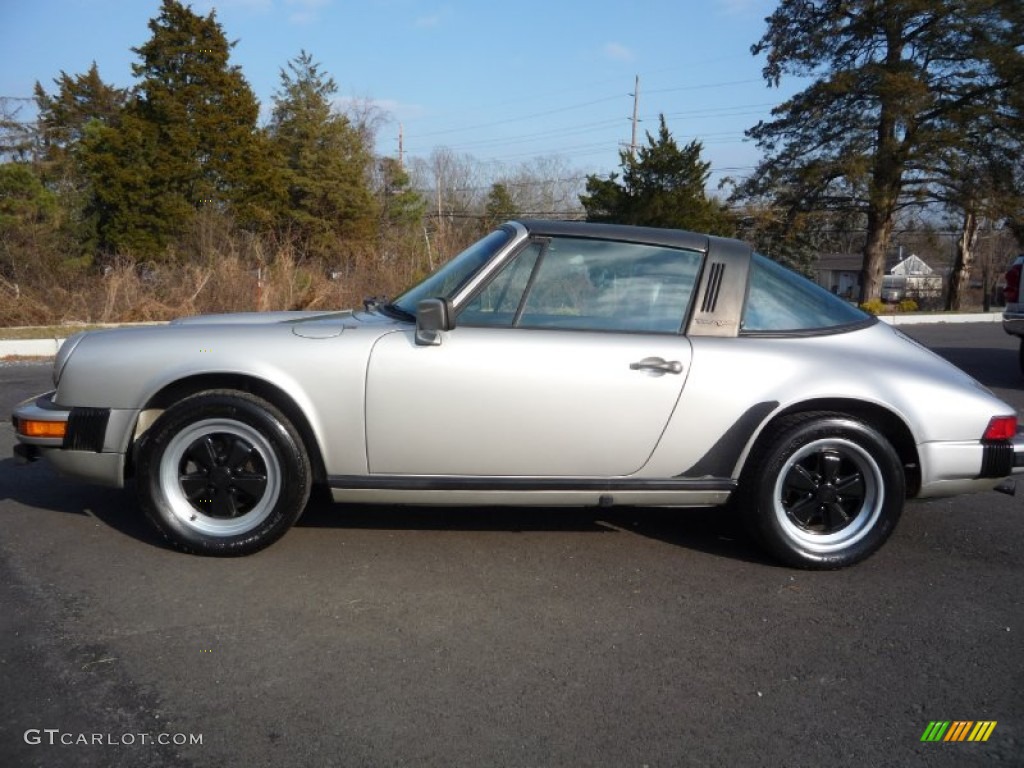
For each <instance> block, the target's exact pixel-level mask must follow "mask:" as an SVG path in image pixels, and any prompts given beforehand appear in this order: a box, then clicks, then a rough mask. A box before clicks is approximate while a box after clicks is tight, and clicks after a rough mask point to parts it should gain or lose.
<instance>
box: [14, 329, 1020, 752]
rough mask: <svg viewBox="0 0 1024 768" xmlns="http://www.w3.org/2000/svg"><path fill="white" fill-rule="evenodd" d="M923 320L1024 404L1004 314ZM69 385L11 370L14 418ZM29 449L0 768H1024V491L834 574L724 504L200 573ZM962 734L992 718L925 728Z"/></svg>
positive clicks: (121, 495) (215, 564) (942, 510)
mask: <svg viewBox="0 0 1024 768" xmlns="http://www.w3.org/2000/svg"><path fill="white" fill-rule="evenodd" d="M906 332H907V333H908V334H910V335H912V336H914V337H915V338H918V339H919V340H921V341H922V342H924V343H925V344H927V345H928V346H930V347H932V348H933V349H936V350H937V351H938V352H939V353H940V354H942V355H944V356H946V357H948V358H949V359H951V360H953V361H954V362H955V363H957V364H958V365H960V366H961V367H963V368H965V369H966V370H968V371H969V372H970V373H971V374H972V375H974V376H975V377H976V378H978V379H979V380H980V381H981V382H983V383H984V384H986V385H987V386H989V387H991V388H993V389H994V390H995V391H996V392H997V394H999V395H1000V396H1001V397H1003V398H1004V399H1005V400H1007V401H1008V402H1010V403H1011V404H1013V405H1014V406H1015V407H1016V408H1017V409H1018V410H1019V411H1021V412H1024V377H1022V376H1021V374H1020V372H1019V371H1018V368H1017V353H1016V340H1015V339H1012V338H1010V337H1008V336H1006V335H1004V334H1003V332H1002V330H1001V328H1000V327H999V326H998V324H991V323H985V324H980V323H979V324H974V323H972V324H962V325H942V326H914V327H913V328H907V329H906ZM48 384H49V365H48V364H38V363H8V364H0V418H3V419H6V418H7V414H9V412H10V409H11V406H12V405H13V404H14V403H16V402H17V401H19V400H21V399H23V398H25V397H28V396H29V395H32V394H35V393H37V392H40V391H43V390H45V389H46V388H47V387H48ZM12 443H13V435H12V431H11V426H10V423H9V422H7V421H4V422H3V423H2V424H0V606H2V610H0V691H2V692H3V695H2V696H0V765H2V766H54V765H60V766H275V767H276V766H446V767H447V766H474V767H476V766H615V767H616V768H618V767H620V766H636V767H637V768H640V767H641V766H651V767H652V768H653V767H654V766H689V765H693V766H820V765H830V766H869V765H870V766H991V765H1005V766H1021V765H1024V696H1022V694H1021V691H1024V509H1022V505H1024V487H1022V489H1021V490H1022V493H1021V495H1020V496H1018V497H1016V498H1011V497H1008V496H1004V495H1000V494H996V493H988V494H979V495H975V496H969V497H960V498H957V499H952V500H937V501H931V502H924V503H912V504H909V505H908V506H907V508H906V511H905V512H904V516H903V519H902V520H901V522H900V525H899V527H898V529H897V531H896V533H895V534H894V536H893V537H892V539H891V540H890V541H889V543H888V544H887V545H886V546H885V547H884V548H883V549H882V550H881V551H880V552H879V553H878V554H877V555H875V556H874V557H873V558H871V559H869V560H868V561H866V562H864V563H862V564H860V565H858V566H856V567H854V568H851V569H847V570H843V571H837V572H829V573H805V572H800V571H794V570H790V569H787V568H782V567H779V566H777V565H776V564H774V563H773V562H770V561H768V560H766V559H765V558H764V557H763V556H762V555H761V554H760V552H759V551H758V550H756V549H754V548H753V547H751V546H750V545H748V544H747V543H746V541H745V540H744V539H743V537H742V536H741V535H740V533H739V531H738V530H737V527H736V526H735V525H734V523H733V522H732V521H731V520H730V519H729V518H728V516H726V515H724V514H723V513H722V512H720V511H716V510H697V511H693V510H689V511H671V510H645V509H639V510H621V509H620V510H616V509H611V510H608V509H589V510H536V509H505V510H494V509H449V508H434V509H412V508H397V507H379V508H371V507H343V506H332V505H327V504H317V505H314V506H313V507H312V508H311V509H310V510H308V511H307V513H306V515H305V516H304V517H303V519H302V520H301V521H300V523H299V525H298V526H297V527H296V528H295V529H294V530H292V531H291V532H289V533H288V534H287V535H286V536H285V537H284V538H283V539H282V540H281V541H280V542H278V543H277V544H275V545H273V546H272V547H270V548H269V549H267V550H265V551H264V552H261V553H259V554H257V555H254V556H251V557H247V558H241V559H207V558H199V557H191V556H187V555H182V554H178V553H176V552H173V551H171V550H169V549H167V548H166V547H165V546H163V544H162V543H161V542H160V541H159V539H158V538H157V537H156V536H155V535H154V534H153V533H152V531H151V530H150V528H149V527H148V526H147V525H146V524H145V522H144V521H142V520H140V519H139V513H138V510H137V507H136V504H135V501H134V497H133V494H132V491H131V490H130V489H126V490H124V491H117V490H110V489H103V488H95V487H91V486H87V485H84V484H80V483H76V482H73V481H69V480H63V479H58V478H57V477H56V475H54V474H53V473H52V472H51V470H50V469H49V468H48V467H46V466H45V465H43V464H41V463H37V464H34V465H31V466H28V467H17V466H15V464H14V462H13V459H11V458H10V456H11V445H12ZM947 720H949V721H957V720H961V721H966V720H970V721H983V720H987V721H995V722H996V726H995V728H994V730H993V731H992V734H991V736H990V737H989V740H988V741H986V742H983V743H970V742H940V743H930V742H922V741H921V737H922V735H923V733H924V732H925V730H926V728H927V727H928V725H929V723H930V722H932V721H947Z"/></svg>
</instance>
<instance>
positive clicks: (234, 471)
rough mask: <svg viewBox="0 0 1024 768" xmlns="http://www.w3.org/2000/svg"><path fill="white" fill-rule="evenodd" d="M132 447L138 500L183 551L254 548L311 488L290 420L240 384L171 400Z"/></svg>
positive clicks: (293, 515) (277, 530) (281, 528)
mask: <svg viewBox="0 0 1024 768" xmlns="http://www.w3.org/2000/svg"><path fill="white" fill-rule="evenodd" d="M138 457H139V460H138V472H137V487H138V493H139V499H140V502H141V503H142V506H143V509H144V510H145V511H146V514H147V515H148V516H149V518H150V520H152V522H153V523H154V525H155V526H156V527H157V528H158V529H159V530H160V532H161V533H163V535H164V536H165V537H166V538H167V539H168V540H169V541H170V542H171V543H172V544H174V545H175V546H176V547H178V548H179V549H182V550H184V551H186V552H195V553H198V554H204V555H245V554H249V553H251V552H255V551H257V550H260V549H262V548H263V547H266V546H267V545H268V544H271V543H272V542H274V541H276V540H277V539H278V538H280V537H281V536H282V535H283V534H284V533H285V531H287V530H288V529H289V528H290V527H291V526H292V524H294V522H295V521H296V520H297V519H298V517H299V515H300V514H302V510H303V508H304V507H305V506H306V501H307V500H308V498H309V490H310V484H311V472H310V467H309V461H308V458H307V456H306V451H305V450H304V447H303V444H302V441H301V439H300V438H299V436H298V433H297V432H296V431H295V428H294V427H293V426H292V425H291V424H290V423H289V421H288V420H287V418H285V416H284V415H283V414H281V412H280V411H278V410H277V409H276V408H274V407H273V406H272V405H271V404H270V403H267V402H266V401H264V400H262V399H260V398H257V397H254V396H252V395H249V394H246V393H243V392H234V391H226V390H223V391H210V392H202V393H199V394H197V395H193V396H192V397H190V398H187V399H185V400H183V401H181V402H180V403H177V404H175V405H174V406H172V407H171V408H168V409H167V410H166V411H165V412H164V413H163V414H162V415H161V416H160V418H159V419H157V421H156V422H155V423H154V424H153V426H152V427H150V429H149V430H148V431H147V432H146V434H145V435H144V437H143V439H142V442H141V444H140V445H139V453H138Z"/></svg>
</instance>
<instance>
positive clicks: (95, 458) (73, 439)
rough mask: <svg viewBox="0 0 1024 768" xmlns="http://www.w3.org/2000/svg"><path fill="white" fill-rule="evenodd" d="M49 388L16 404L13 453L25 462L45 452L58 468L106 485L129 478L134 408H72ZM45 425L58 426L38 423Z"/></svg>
mask: <svg viewBox="0 0 1024 768" xmlns="http://www.w3.org/2000/svg"><path fill="white" fill-rule="evenodd" d="M53 399H54V393H53V392H47V393H46V394H43V395H40V396H39V397H36V398H32V399H30V400H26V401H25V402H23V403H21V404H19V405H17V406H15V408H14V413H13V414H12V416H11V423H12V424H13V425H14V433H15V437H17V439H18V442H17V443H16V444H15V446H14V457H15V459H16V460H17V461H18V462H20V463H27V462H32V461H36V460H37V459H40V458H45V459H46V460H47V461H49V462H50V463H51V464H53V465H54V466H55V467H56V468H57V470H58V471H60V472H61V473H63V474H66V475H70V476H72V477H78V478H81V479H83V480H88V481H89V482H93V483H99V484H101V485H108V486H113V487H116V488H120V487H122V485H123V484H124V465H125V450H126V442H125V435H126V434H127V433H128V432H130V428H129V427H130V424H132V423H134V421H133V419H134V416H135V412H134V411H122V410H114V409H110V408H81V407H74V408H69V407H67V406H62V405H58V404H56V403H54V402H53ZM40 425H43V426H44V427H45V426H51V427H53V429H42V430H40V429H38V427H39V426H40ZM53 435H60V436H53Z"/></svg>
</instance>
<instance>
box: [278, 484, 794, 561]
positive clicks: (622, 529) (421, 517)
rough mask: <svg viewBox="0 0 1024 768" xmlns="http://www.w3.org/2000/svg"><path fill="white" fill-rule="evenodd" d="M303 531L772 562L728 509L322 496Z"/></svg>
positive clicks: (306, 514) (307, 516)
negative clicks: (434, 535)
mask: <svg viewBox="0 0 1024 768" xmlns="http://www.w3.org/2000/svg"><path fill="white" fill-rule="evenodd" d="M298 526H300V527H308V528H345V529H361V530H403V531H406V530H409V531H417V530H423V531H484V532H498V533H500V532H513V533H520V532H533V531H552V532H569V533H603V534H614V533H618V534H621V533H631V534H634V535H637V536H644V537H646V538H650V539H656V540H658V541H662V542H664V543H666V544H671V545H673V546H677V547H680V548H681V549H692V550H695V551H699V552H703V553H705V554H710V555H715V556H718V557H725V558H730V559H735V560H742V561H747V562H754V563H758V564H774V561H772V560H770V559H769V558H768V557H767V556H765V555H764V554H763V552H762V551H761V550H760V549H758V548H757V547H756V546H755V545H754V544H753V543H752V542H751V541H750V540H749V537H747V536H746V534H745V533H744V531H743V530H742V526H741V525H740V523H739V521H738V520H737V518H736V515H734V514H733V513H732V512H731V511H729V510H727V509H724V508H714V507H707V508H703V507H702V508H694V509H670V508H664V507H504V506H503V507H487V506H480V507H441V506H437V507H421V506H399V505H346V504H335V503H333V502H331V501H330V499H329V498H326V494H323V495H318V496H317V497H316V498H314V499H313V500H312V501H311V502H310V505H309V506H308V507H307V508H306V511H305V512H304V513H303V515H302V518H301V519H300V520H299V522H298Z"/></svg>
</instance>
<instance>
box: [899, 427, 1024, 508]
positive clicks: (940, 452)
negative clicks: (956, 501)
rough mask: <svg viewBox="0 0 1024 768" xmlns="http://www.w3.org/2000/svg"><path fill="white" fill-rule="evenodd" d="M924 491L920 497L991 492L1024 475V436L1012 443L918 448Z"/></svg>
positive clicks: (964, 443)
mask: <svg viewBox="0 0 1024 768" xmlns="http://www.w3.org/2000/svg"><path fill="white" fill-rule="evenodd" d="M918 453H919V455H920V459H921V469H922V477H921V490H920V492H919V493H918V494H917V498H922V499H927V498H934V497H937V496H951V495H954V494H960V493H972V492H975V491H990V490H993V489H995V488H997V487H999V486H1000V485H1002V484H1003V483H1004V482H1005V481H1006V479H1007V478H1010V477H1013V476H1015V475H1020V474H1024V434H1022V433H1018V434H1017V436H1016V437H1014V438H1013V439H1012V440H998V441H996V440H993V441H988V442H978V441H971V442H959V443H953V442H942V443H925V444H923V445H919V446H918Z"/></svg>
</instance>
